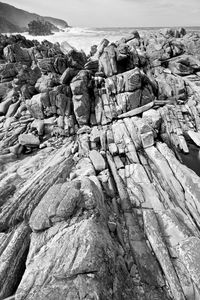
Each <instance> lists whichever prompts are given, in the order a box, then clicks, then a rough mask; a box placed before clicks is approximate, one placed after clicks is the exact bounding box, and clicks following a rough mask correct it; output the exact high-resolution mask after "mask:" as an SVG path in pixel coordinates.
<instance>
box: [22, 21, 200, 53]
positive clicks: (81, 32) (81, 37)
mask: <svg viewBox="0 0 200 300" xmlns="http://www.w3.org/2000/svg"><path fill="white" fill-rule="evenodd" d="M134 29H135V28H122V27H119V28H88V27H84V28H83V27H82V28H80V27H72V28H71V27H69V28H66V29H65V30H64V31H60V32H56V33H55V34H54V35H49V36H31V35H29V34H28V32H26V33H22V35H24V36H25V37H26V38H27V39H31V40H32V39H37V40H38V41H39V42H41V41H43V40H48V41H50V42H52V43H56V42H59V43H61V42H64V41H67V42H68V43H69V44H70V45H71V46H73V47H74V48H76V49H78V50H81V49H82V50H83V51H85V52H86V54H88V53H89V51H90V47H91V46H92V45H95V44H96V45H98V44H99V43H100V42H101V40H102V39H104V38H106V39H108V40H109V41H110V42H115V41H117V40H119V39H120V38H121V37H123V36H126V35H127V34H130V32H131V31H133V30H134ZM158 29H159V28H139V29H138V31H139V33H140V34H141V35H143V33H144V32H146V31H147V30H151V31H152V30H158ZM198 29H199V28H198ZM190 30H191V28H190Z"/></svg>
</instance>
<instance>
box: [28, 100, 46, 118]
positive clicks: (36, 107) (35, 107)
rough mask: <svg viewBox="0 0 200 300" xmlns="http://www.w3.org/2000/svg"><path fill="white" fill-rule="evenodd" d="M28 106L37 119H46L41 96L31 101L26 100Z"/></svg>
mask: <svg viewBox="0 0 200 300" xmlns="http://www.w3.org/2000/svg"><path fill="white" fill-rule="evenodd" d="M26 106H27V109H28V110H29V111H30V113H31V115H32V116H33V117H34V118H35V119H44V113H43V109H42V102H41V94H37V95H35V96H33V97H32V98H31V99H30V100H26Z"/></svg>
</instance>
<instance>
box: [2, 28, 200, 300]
mask: <svg viewBox="0 0 200 300" xmlns="http://www.w3.org/2000/svg"><path fill="white" fill-rule="evenodd" d="M15 44H16V45H18V46H16V45H15ZM198 46H199V42H198V39H197V37H196V35H195V33H194V34H186V35H185V31H184V30H183V29H181V30H179V31H178V30H175V31H173V30H168V31H166V32H160V33H159V34H158V36H157V37H156V36H155V35H152V36H151V37H148V36H147V37H143V38H141V37H140V36H139V34H138V33H137V32H133V33H132V34H131V35H129V36H127V37H124V38H122V39H121V40H120V41H118V42H116V43H113V44H109V41H107V40H103V41H102V42H101V43H100V45H99V46H98V47H96V48H95V49H93V51H91V52H92V56H91V57H89V58H86V56H85V54H84V53H83V52H82V51H80V52H79V51H77V50H76V49H74V48H73V47H71V46H70V45H69V44H68V43H67V42H63V43H62V45H61V46H59V45H58V44H55V45H53V44H51V43H49V42H47V41H45V42H43V43H42V44H39V43H36V42H28V41H26V40H24V39H23V38H22V39H20V37H18V38H16V40H14V41H13V40H12V38H11V39H10V40H9V38H7V39H6V38H4V37H1V48H0V56H1V59H3V62H2V64H0V75H1V79H2V81H1V84H0V96H1V103H0V115H1V116H0V151H1V154H0V162H1V166H0V167H1V174H0V197H1V199H0V206H1V211H0V231H1V233H0V239H1V240H2V243H1V244H2V246H1V247H0V262H2V264H1V265H0V278H2V280H3V281H2V282H3V285H1V286H0V295H1V296H0V297H1V298H2V299H3V298H5V297H7V296H10V295H12V294H13V293H15V292H16V295H15V299H20V300H22V299H93V298H94V299H116V300H117V299H118V300H121V299H127V300H129V299H132V298H134V299H138V300H143V299H152V300H154V299H175V300H176V299H181V300H182V299H195V300H196V299H199V297H200V282H199V277H200V267H199V251H198V247H199V243H200V234H199V230H200V222H199V216H200V206H199V189H200V178H199V177H198V176H197V174H196V173H194V172H193V171H192V170H190V169H189V168H188V167H186V166H185V165H183V164H182V163H181V162H180V161H179V160H178V157H179V151H183V152H184V153H188V152H189V147H188V143H187V142H188V140H189V139H190V140H193V142H194V143H196V145H197V146H199V144H200V136H199V128H200V121H199V112H200V108H199V96H200V90H199V87H198V85H199V80H198V72H199V66H200V63H199V60H198V59H199V53H198ZM95 51H96V52H95ZM29 242H30V246H29ZM28 247H29V248H28ZM27 252H28V254H27ZM25 262H26V269H25V271H24V268H25V266H24V265H25ZM22 273H23V274H22ZM5 274H9V278H10V280H8V277H7V276H6V275H5ZM21 276H22V278H21ZM16 289H17V290H16Z"/></svg>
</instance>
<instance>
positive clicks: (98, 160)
mask: <svg viewBox="0 0 200 300" xmlns="http://www.w3.org/2000/svg"><path fill="white" fill-rule="evenodd" d="M89 157H90V159H91V161H92V163H93V165H94V168H95V170H96V171H97V172H101V171H103V170H104V169H105V168H106V163H105V160H104V158H103V156H102V155H101V154H100V153H99V152H98V151H96V150H92V151H90V153H89Z"/></svg>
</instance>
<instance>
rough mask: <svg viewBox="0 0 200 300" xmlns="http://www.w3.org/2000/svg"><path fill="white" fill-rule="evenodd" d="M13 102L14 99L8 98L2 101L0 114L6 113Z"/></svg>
mask: <svg viewBox="0 0 200 300" xmlns="http://www.w3.org/2000/svg"><path fill="white" fill-rule="evenodd" d="M11 103H12V99H7V100H5V101H3V102H1V103H0V116H4V115H6V113H7V111H8V108H9V106H10V105H11Z"/></svg>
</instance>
